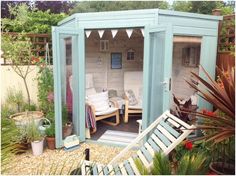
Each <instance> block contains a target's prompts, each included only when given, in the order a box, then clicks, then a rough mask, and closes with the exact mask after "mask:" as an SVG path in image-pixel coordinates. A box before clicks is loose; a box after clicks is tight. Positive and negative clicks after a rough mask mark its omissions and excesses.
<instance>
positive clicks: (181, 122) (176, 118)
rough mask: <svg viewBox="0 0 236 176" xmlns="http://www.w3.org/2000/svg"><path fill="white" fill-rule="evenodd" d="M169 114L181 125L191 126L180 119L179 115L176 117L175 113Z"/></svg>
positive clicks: (168, 114) (168, 113)
mask: <svg viewBox="0 0 236 176" xmlns="http://www.w3.org/2000/svg"><path fill="white" fill-rule="evenodd" d="M166 115H167V116H169V117H170V118H172V119H173V120H174V121H176V122H177V123H179V124H180V125H182V126H184V127H186V128H187V129H189V128H190V125H189V124H187V123H185V122H184V121H182V120H180V119H179V118H178V117H175V116H174V115H172V114H171V113H170V112H167V113H166Z"/></svg>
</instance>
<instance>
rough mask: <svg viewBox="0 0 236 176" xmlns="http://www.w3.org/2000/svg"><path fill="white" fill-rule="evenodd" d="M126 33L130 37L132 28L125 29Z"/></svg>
mask: <svg viewBox="0 0 236 176" xmlns="http://www.w3.org/2000/svg"><path fill="white" fill-rule="evenodd" d="M126 33H127V35H128V37H129V38H130V37H131V35H132V33H133V29H126Z"/></svg>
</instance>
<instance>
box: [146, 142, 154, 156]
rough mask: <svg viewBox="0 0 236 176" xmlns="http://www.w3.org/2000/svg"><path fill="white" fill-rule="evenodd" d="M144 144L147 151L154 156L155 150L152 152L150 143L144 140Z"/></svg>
mask: <svg viewBox="0 0 236 176" xmlns="http://www.w3.org/2000/svg"><path fill="white" fill-rule="evenodd" d="M144 146H145V147H146V149H147V151H148V152H149V153H150V154H151V155H152V156H154V154H155V152H154V150H153V148H152V147H151V146H150V144H149V143H148V142H146V143H145V144H144Z"/></svg>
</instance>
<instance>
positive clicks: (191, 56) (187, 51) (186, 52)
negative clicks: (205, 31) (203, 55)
mask: <svg viewBox="0 0 236 176" xmlns="http://www.w3.org/2000/svg"><path fill="white" fill-rule="evenodd" d="M199 60H200V47H186V48H183V49H182V64H183V65H184V66H187V67H197V66H198V64H199Z"/></svg>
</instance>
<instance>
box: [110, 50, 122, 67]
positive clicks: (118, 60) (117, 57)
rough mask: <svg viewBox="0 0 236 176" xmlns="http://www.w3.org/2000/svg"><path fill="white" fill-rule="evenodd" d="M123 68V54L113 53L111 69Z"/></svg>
mask: <svg viewBox="0 0 236 176" xmlns="http://www.w3.org/2000/svg"><path fill="white" fill-rule="evenodd" d="M121 68H122V54H121V53H111V69H121Z"/></svg>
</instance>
